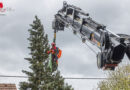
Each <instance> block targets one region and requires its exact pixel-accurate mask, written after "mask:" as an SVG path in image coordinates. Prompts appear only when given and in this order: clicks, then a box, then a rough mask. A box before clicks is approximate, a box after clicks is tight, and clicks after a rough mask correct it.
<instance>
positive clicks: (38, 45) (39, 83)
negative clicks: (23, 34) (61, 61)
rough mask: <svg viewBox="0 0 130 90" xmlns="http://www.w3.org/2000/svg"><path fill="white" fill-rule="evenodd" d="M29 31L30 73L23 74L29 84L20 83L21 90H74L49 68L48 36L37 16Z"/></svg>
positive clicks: (24, 71) (57, 73)
mask: <svg viewBox="0 0 130 90" xmlns="http://www.w3.org/2000/svg"><path fill="white" fill-rule="evenodd" d="M30 26H31V29H29V30H28V31H29V33H30V37H29V38H28V40H29V42H30V46H29V47H28V48H29V49H30V51H31V52H30V53H29V54H30V58H25V59H26V60H27V61H28V62H29V63H30V66H29V68H30V69H31V70H30V71H26V70H23V71H22V72H23V73H25V74H26V75H27V76H28V81H27V82H20V90H73V88H71V86H69V85H68V84H65V83H64V79H63V77H62V76H60V72H59V71H58V70H57V71H52V72H51V70H50V68H48V63H49V60H48V57H49V55H48V54H47V51H48V50H49V49H50V47H49V44H48V36H47V34H45V32H44V28H43V25H42V24H41V22H40V19H38V17H37V16H35V20H34V21H33V24H31V25H30Z"/></svg>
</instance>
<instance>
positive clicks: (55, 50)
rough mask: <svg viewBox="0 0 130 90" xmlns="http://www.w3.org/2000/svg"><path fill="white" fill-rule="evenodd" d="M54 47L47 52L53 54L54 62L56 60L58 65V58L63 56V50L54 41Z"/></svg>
mask: <svg viewBox="0 0 130 90" xmlns="http://www.w3.org/2000/svg"><path fill="white" fill-rule="evenodd" d="M51 45H52V48H51V49H50V50H49V51H48V52H47V53H48V54H50V53H51V54H52V62H56V64H57V65H58V59H59V58H60V57H61V53H62V51H61V50H60V49H59V48H58V47H56V44H55V43H52V44H51Z"/></svg>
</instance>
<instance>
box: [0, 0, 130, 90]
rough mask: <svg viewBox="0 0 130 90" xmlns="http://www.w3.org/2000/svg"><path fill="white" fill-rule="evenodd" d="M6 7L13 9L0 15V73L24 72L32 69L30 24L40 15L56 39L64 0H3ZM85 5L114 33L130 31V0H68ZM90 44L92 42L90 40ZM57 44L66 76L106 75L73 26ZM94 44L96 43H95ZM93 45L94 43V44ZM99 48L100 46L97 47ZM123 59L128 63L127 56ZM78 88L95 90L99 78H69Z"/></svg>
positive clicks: (59, 36)
mask: <svg viewBox="0 0 130 90" xmlns="http://www.w3.org/2000/svg"><path fill="white" fill-rule="evenodd" d="M0 1H1V2H3V4H4V7H5V8H6V7H9V8H11V9H14V10H13V11H8V12H6V15H5V16H3V15H0V74H1V75H25V74H23V73H22V72H21V70H23V69H24V70H29V69H28V66H29V63H28V62H27V61H26V60H24V58H25V57H28V53H29V50H28V49H27V47H28V45H29V44H28V41H27V38H28V37H29V33H28V31H27V30H28V29H29V28H30V27H29V24H31V23H32V21H33V20H34V16H35V15H37V16H38V17H39V18H40V19H41V22H42V24H43V25H44V29H45V32H46V33H47V34H48V36H49V41H50V43H51V42H52V39H53V30H52V27H51V24H52V21H53V19H54V15H55V14H56V13H57V11H58V10H59V9H61V8H62V6H63V0H0ZM66 1H67V2H68V3H69V4H73V5H75V6H78V7H80V8H82V9H83V10H84V11H85V12H86V13H90V16H91V17H92V18H93V19H94V20H96V21H97V22H99V23H101V24H104V25H106V26H107V29H109V30H111V31H112V32H115V33H125V34H130V30H129V28H130V25H129V24H130V1H129V0H66ZM89 45H91V44H89ZM57 46H58V47H59V48H61V49H62V51H63V55H62V57H61V59H60V60H59V68H58V69H59V70H60V71H61V74H62V75H63V76H65V77H105V75H106V74H105V73H106V71H102V70H99V69H98V68H97V66H96V65H97V64H96V55H95V54H94V53H93V52H92V51H91V50H90V49H89V48H88V47H87V46H86V45H84V44H83V43H82V42H81V40H80V39H78V38H77V37H76V36H74V35H73V33H72V31H71V29H65V31H64V32H59V33H58V34H57ZM92 47H93V46H92ZM93 48H94V47H93ZM95 50H97V49H95ZM123 63H128V59H127V57H125V59H124V60H123ZM24 80H26V79H16V78H0V83H16V84H17V85H18V83H19V82H20V81H24ZM66 82H67V83H69V84H70V85H72V86H73V87H74V88H75V90H92V89H93V88H96V87H97V83H98V82H99V81H98V80H66Z"/></svg>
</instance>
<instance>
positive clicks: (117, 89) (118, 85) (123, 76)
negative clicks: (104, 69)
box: [98, 64, 130, 90]
mask: <svg viewBox="0 0 130 90" xmlns="http://www.w3.org/2000/svg"><path fill="white" fill-rule="evenodd" d="M98 87H99V88H100V90H130V64H129V65H127V66H122V67H119V68H117V70H116V71H113V72H109V73H108V79H107V80H104V81H101V82H100V83H99V85H98Z"/></svg>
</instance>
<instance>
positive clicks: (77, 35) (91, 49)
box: [71, 30, 97, 55]
mask: <svg viewBox="0 0 130 90" xmlns="http://www.w3.org/2000/svg"><path fill="white" fill-rule="evenodd" d="M71 32H72V30H71ZM76 36H77V37H78V38H79V39H80V40H82V39H81V38H80V36H78V35H76ZM84 44H85V45H86V46H88V48H89V49H90V50H92V52H93V53H95V54H96V55H97V52H96V51H95V50H94V49H92V48H91V47H90V46H89V45H88V44H87V43H84Z"/></svg>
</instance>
